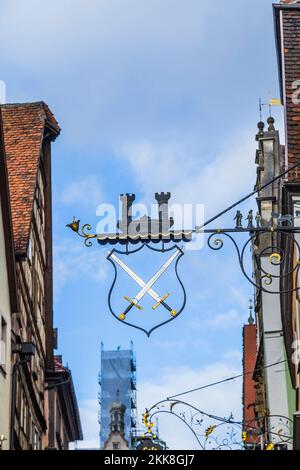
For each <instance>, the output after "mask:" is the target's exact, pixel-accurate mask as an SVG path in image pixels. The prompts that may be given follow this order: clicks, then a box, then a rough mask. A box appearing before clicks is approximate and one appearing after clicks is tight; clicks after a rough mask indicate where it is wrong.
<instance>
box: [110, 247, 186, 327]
mask: <svg viewBox="0 0 300 470" xmlns="http://www.w3.org/2000/svg"><path fill="white" fill-rule="evenodd" d="M181 253H182V251H181V250H180V249H179V248H178V247H176V251H175V252H174V253H173V254H172V256H170V258H169V259H167V261H166V262H165V263H164V264H163V265H162V266H161V268H160V269H159V270H158V271H157V272H156V273H155V274H154V275H153V276H152V277H151V279H149V281H148V282H145V281H144V280H143V279H142V278H141V277H140V276H138V275H137V274H136V273H135V272H134V271H133V270H132V269H130V268H129V267H128V266H127V265H126V264H125V263H124V262H123V261H122V260H120V258H118V257H117V256H116V255H115V254H114V253H113V252H112V251H108V257H107V258H111V259H112V260H114V261H115V262H116V263H117V264H118V265H119V266H120V268H122V269H123V271H125V272H126V273H127V274H128V275H129V276H130V277H131V279H133V280H134V281H135V282H136V283H137V284H138V285H139V286H140V287H142V289H141V290H140V291H139V292H138V294H137V295H136V296H135V297H134V298H133V299H130V298H129V297H128V296H124V299H125V300H127V302H129V305H128V306H127V307H126V309H125V310H124V311H123V312H122V313H120V315H119V319H120V320H122V321H123V320H125V319H126V315H127V314H128V312H130V310H131V309H132V308H133V307H136V308H137V309H139V310H142V309H143V307H142V306H141V305H140V301H141V300H142V298H143V297H144V296H145V295H146V294H148V295H150V297H152V298H153V299H154V300H155V302H156V303H155V304H154V305H153V307H152V308H153V310H155V309H157V307H159V306H160V305H163V306H164V307H165V308H166V309H167V310H168V311H169V312H170V314H171V315H172V316H173V317H176V315H177V311H176V310H174V309H172V308H171V307H170V306H169V305H168V304H167V303H166V302H165V300H166V298H167V297H169V295H170V294H169V293H167V294H165V295H164V296H160V295H159V294H157V292H155V290H153V289H152V286H153V285H154V284H155V283H156V282H157V281H158V279H159V278H160V277H161V276H162V275H163V273H164V272H165V271H166V270H167V269H168V267H169V266H170V265H171V264H172V263H173V261H175V259H176V258H177V257H178V256H179V255H180V254H181Z"/></svg>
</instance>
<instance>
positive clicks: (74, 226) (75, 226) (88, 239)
mask: <svg viewBox="0 0 300 470" xmlns="http://www.w3.org/2000/svg"><path fill="white" fill-rule="evenodd" d="M66 227H69V228H70V229H71V230H73V232H75V233H77V235H78V236H79V237H81V238H84V239H85V240H84V244H85V246H87V247H91V246H92V244H93V243H92V239H93V238H97V235H96V234H92V233H87V231H89V232H90V231H91V230H92V226H91V225H90V224H84V225H83V226H82V227H81V232H80V220H77V219H76V217H74V219H73V222H71V223H70V224H68V225H66Z"/></svg>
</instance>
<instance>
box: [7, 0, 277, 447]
mask: <svg viewBox="0 0 300 470" xmlns="http://www.w3.org/2000/svg"><path fill="white" fill-rule="evenodd" d="M0 44H1V54H0V80H3V81H4V82H5V84H6V91H7V101H8V102H26V101H37V100H44V101H45V102H46V103H47V104H48V105H49V106H50V108H51V110H52V111H53V112H54V114H55V116H56V118H57V120H58V122H59V124H60V126H61V128H62V134H61V136H60V137H59V138H58V139H57V141H56V142H55V144H54V145H53V204H54V212H53V226H54V256H55V258H54V259H55V266H54V268H55V269H54V284H55V325H56V326H58V328H59V353H61V354H63V358H64V361H65V363H68V365H69V367H70V368H71V369H72V372H73V376H74V381H75V385H76V390H77V395H78V400H79V405H80V411H81V417H82V422H83V430H84V435H85V441H84V442H83V443H79V447H97V446H98V443H99V440H98V432H99V429H98V423H97V416H98V403H97V395H98V383H97V375H98V372H99V366H100V342H101V341H103V343H104V347H105V349H110V348H115V347H117V346H118V345H121V347H122V348H128V347H129V345H130V341H131V340H133V342H134V348H135V351H136V354H137V362H138V398H139V410H138V411H139V414H141V413H142V411H143V407H145V406H148V407H149V406H151V405H152V404H153V403H154V402H155V401H157V400H160V399H162V398H164V397H166V396H168V395H170V394H174V393H177V392H180V391H183V390H185V389H187V388H194V387H196V386H201V385H203V384H206V383H209V382H211V381H216V380H220V379H222V378H225V377H227V376H230V375H232V374H236V373H239V372H240V371H241V365H242V364H241V350H242V336H241V332H242V330H241V328H242V325H243V323H244V322H245V321H246V319H247V318H248V311H247V305H248V299H249V298H250V297H251V296H252V289H251V286H250V285H249V284H248V283H247V282H246V281H244V280H243V278H242V275H241V273H240V271H239V268H238V264H237V260H236V257H235V254H234V252H233V250H232V249H231V248H230V247H228V248H227V249H225V250H224V251H223V252H218V253H215V252H212V251H211V250H209V249H207V248H206V249H203V250H201V251H199V252H188V253H187V254H186V255H185V257H184V260H182V262H181V265H180V272H181V277H182V279H183V281H184V284H185V285H186V288H187V298H188V300H187V306H186V310H185V311H184V312H183V313H182V315H181V316H180V318H178V319H177V320H176V321H174V322H173V323H172V324H170V325H168V326H166V327H164V328H162V329H160V330H159V331H157V332H155V333H154V334H153V336H152V337H150V339H147V337H146V336H145V335H143V334H142V333H141V332H137V331H135V330H133V329H131V328H128V327H126V326H124V325H122V324H120V323H119V322H116V320H115V319H114V318H113V317H112V316H111V315H110V314H109V312H108V307H107V293H108V290H109V287H110V284H111V281H112V274H113V273H112V270H111V266H109V263H108V262H107V261H106V259H105V253H106V252H105V249H104V248H100V247H98V246H96V245H94V246H93V247H92V248H89V249H87V248H85V247H84V246H83V245H82V242H81V240H79V239H77V238H76V237H74V235H73V234H72V233H70V232H68V231H67V230H66V228H65V225H66V223H68V222H69V221H70V220H71V219H72V217H73V216H74V215H76V216H77V217H80V219H81V220H82V221H83V222H89V223H91V224H92V225H93V226H96V224H97V222H98V218H97V216H96V207H97V206H98V204H99V203H110V204H113V205H116V206H117V205H118V195H119V194H120V193H123V192H130V193H136V196H137V201H143V202H147V203H150V202H152V200H153V194H154V192H155V191H171V192H172V200H173V201H175V202H181V203H182V202H184V203H202V204H205V215H206V216H207V217H208V216H211V215H213V214H215V213H216V212H217V211H219V210H221V209H223V208H225V207H226V205H229V204H230V203H232V202H234V201H235V200H236V199H238V198H240V197H241V196H243V195H244V194H247V193H248V192H250V191H251V190H252V189H253V185H254V183H255V165H254V157H255V149H256V143H255V133H256V130H257V128H256V123H257V121H258V120H259V113H258V100H259V97H262V99H263V100H265V101H266V100H268V98H270V97H273V98H276V97H278V94H279V92H278V78H277V63H276V52H275V42H274V32H273V17H272V1H271V0H241V1H239V2H238V1H237V0H227V1H226V2H224V1H222V0H215V1H214V2H212V1H211V0H185V1H182V0H89V1H88V2H87V1H85V0H52V2H51V5H50V6H49V8H47V9H45V8H42V7H41V2H40V1H38V0H27V1H26V2H22V1H21V0H0ZM274 114H275V117H276V118H277V123H278V126H279V127H282V126H281V123H282V117H281V110H275V111H274ZM266 115H267V109H265V110H264V116H265V117H266ZM282 139H283V136H282ZM251 204H252V206H251ZM250 207H253V208H255V203H254V201H252V203H251V202H248V203H247V205H246V206H242V207H241V208H240V209H241V210H243V211H244V212H245V211H246V210H248V209H249V208H250ZM233 217H234V214H230V216H229V217H227V218H225V219H224V220H223V221H219V222H218V224H221V225H223V226H224V224H227V225H231V224H233V222H232V218H233ZM146 264H147V263H146ZM141 267H142V266H141ZM170 289H172V287H170ZM174 289H176V287H174ZM132 315H133V314H132ZM135 315H137V314H136V313H135ZM190 400H191V402H193V403H194V404H198V406H199V407H200V408H202V409H203V410H206V411H208V412H211V413H214V414H220V415H221V416H229V415H230V412H233V414H234V416H235V417H237V418H238V417H239V416H240V414H241V381H239V380H238V381H235V382H233V383H228V384H225V385H222V386H218V387H215V388H213V389H209V391H207V390H206V391H202V392H199V393H196V394H193V395H191V397H190ZM160 433H161V437H162V438H163V439H165V440H166V441H167V443H168V445H169V447H171V448H191V449H193V448H195V446H196V443H195V442H194V441H193V438H192V436H191V435H190V434H189V432H188V431H187V430H186V429H184V428H183V427H182V425H179V424H178V423H176V426H175V423H174V422H173V421H172V420H170V418H169V417H165V416H162V417H161V418H160Z"/></svg>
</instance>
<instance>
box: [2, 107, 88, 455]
mask: <svg viewBox="0 0 300 470" xmlns="http://www.w3.org/2000/svg"><path fill="white" fill-rule="evenodd" d="M1 112H2V122H3V141H4V148H5V161H6V166H7V176H8V178H7V179H8V191H9V202H10V210H11V220H12V238H13V254H14V260H15V266H14V273H15V279H16V289H17V303H18V308H12V309H11V317H10V324H9V323H8V322H6V324H5V325H6V330H7V329H8V325H9V331H11V351H12V354H11V355H10V357H9V371H8V373H9V378H10V380H11V390H10V405H9V414H10V429H9V448H10V449H12V450H18V449H20V450H30V449H33V450H40V449H44V448H45V447H52V446H53V447H55V448H62V449H64V448H67V446H68V442H70V440H71V439H73V438H74V439H75V438H76V439H79V438H80V437H81V436H82V432H81V427H80V420H79V415H78V408H77V402H76V397H75V392H74V387H73V382H72V377H71V375H70V371H68V370H67V369H65V370H64V372H63V371H62V370H57V367H58V365H57V361H55V360H54V357H53V349H54V346H55V344H54V343H55V335H54V329H53V288H52V189H51V144H52V142H53V141H54V140H55V139H56V138H57V136H58V135H59V133H60V128H59V126H58V124H57V121H56V120H55V118H54V116H53V114H52V112H51V111H50V109H49V108H48V106H47V105H46V104H45V103H44V102H36V103H24V104H5V105H1ZM5 238H6V240H8V238H7V235H6V237H5ZM1 297H2V295H1V296H0V301H1ZM7 351H8V353H7V354H8V355H9V353H10V346H9V348H8V349H7ZM61 367H63V366H62V365H61ZM62 375H63V376H64V377H65V376H68V386H67V385H66V386H64V384H60V385H59V384H58V383H56V387H55V389H56V390H57V392H53V390H52V391H51V392H50V389H49V385H48V380H50V382H51V383H52V385H53V376H54V377H55V378H57V381H58V382H61V378H60V377H61V376H62ZM59 386H61V389H60V388H59ZM53 395H57V396H56V399H55V403H56V404H57V405H56V404H55V406H54V407H52V406H51V405H50V402H51V400H52V398H53ZM59 407H60V409H61V412H62V414H63V416H62V425H61V428H59V426H58V425H57V423H55V429H56V430H55V433H57V435H56V434H55V436H56V440H55V439H53V426H52V424H53V419H54V420H55V419H56V418H55V417H54V418H53V416H52V415H51V412H52V411H53V412H54V413H56V408H59ZM49 410H50V411H49ZM64 413H65V414H64ZM60 430H61V432H62V435H61V434H60ZM58 441H59V442H58Z"/></svg>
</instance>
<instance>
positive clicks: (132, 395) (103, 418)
mask: <svg viewBox="0 0 300 470" xmlns="http://www.w3.org/2000/svg"><path fill="white" fill-rule="evenodd" d="M99 385H100V386H101V391H100V394H99V404H100V420H99V422H100V448H101V449H103V447H104V445H105V443H106V442H107V440H108V437H109V434H110V418H111V413H110V410H111V406H112V404H113V403H114V402H115V400H116V395H117V392H118V400H119V401H120V402H121V403H122V406H124V407H125V411H124V439H125V440H126V442H127V443H128V446H129V448H131V440H132V436H133V434H134V431H135V428H136V361H135V357H134V353H133V351H132V349H130V350H121V349H120V348H118V349H117V350H116V351H104V350H103V349H102V351H101V373H100V375H99Z"/></svg>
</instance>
